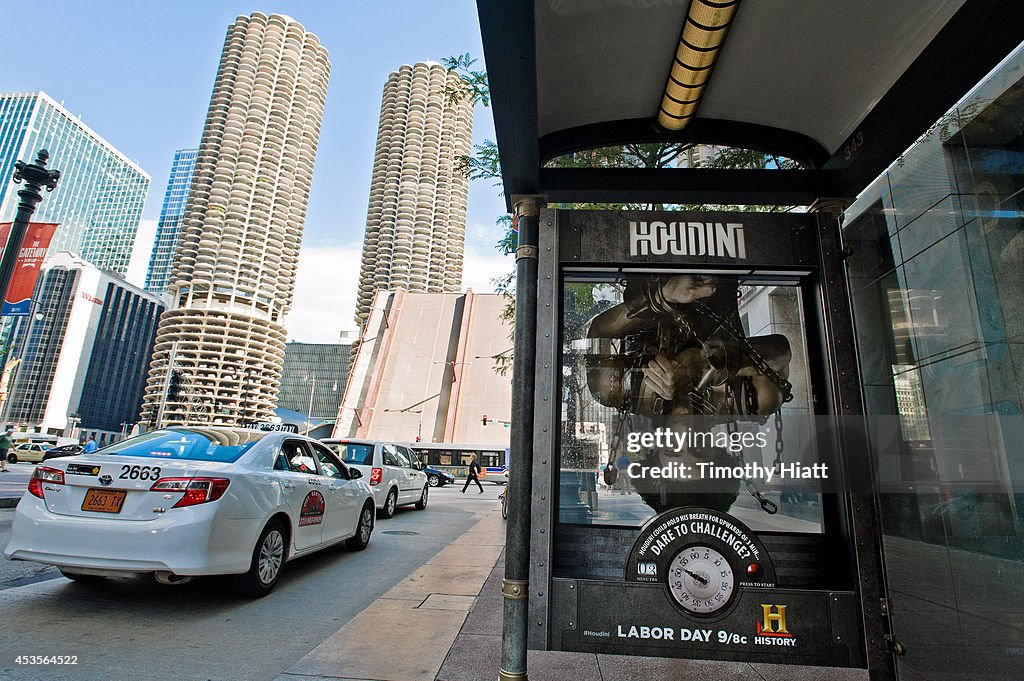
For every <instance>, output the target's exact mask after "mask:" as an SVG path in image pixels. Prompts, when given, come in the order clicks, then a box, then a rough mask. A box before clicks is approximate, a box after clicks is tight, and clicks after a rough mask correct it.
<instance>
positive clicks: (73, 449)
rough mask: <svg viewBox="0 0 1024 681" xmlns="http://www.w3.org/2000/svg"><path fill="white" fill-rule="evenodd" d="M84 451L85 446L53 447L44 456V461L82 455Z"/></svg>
mask: <svg viewBox="0 0 1024 681" xmlns="http://www.w3.org/2000/svg"><path fill="white" fill-rule="evenodd" d="M83 449H85V447H84V446H83V445H61V446H60V447H53V448H52V449H49V450H47V452H46V453H45V454H43V461H49V460H50V459H56V458H58V457H61V456H75V455H76V454H81V453H82V450H83Z"/></svg>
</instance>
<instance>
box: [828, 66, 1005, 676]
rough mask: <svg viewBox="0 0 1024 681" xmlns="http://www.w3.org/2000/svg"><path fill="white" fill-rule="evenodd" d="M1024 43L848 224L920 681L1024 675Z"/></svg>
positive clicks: (886, 515) (887, 543)
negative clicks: (962, 673) (970, 673)
mask: <svg viewBox="0 0 1024 681" xmlns="http://www.w3.org/2000/svg"><path fill="white" fill-rule="evenodd" d="M1022 119H1024V50H1022V49H1020V48H1018V50H1017V51H1016V52H1015V53H1013V54H1012V55H1011V56H1010V57H1008V58H1007V59H1006V60H1005V61H1004V62H1003V64H1002V65H1001V66H1000V67H999V68H997V69H996V70H995V71H994V72H993V74H991V75H990V76H989V77H988V78H987V79H986V80H985V81H984V82H983V83H982V84H980V85H979V86H978V87H976V88H975V90H974V91H973V92H971V93H970V94H969V95H968V96H967V97H965V98H964V99H963V100H962V101H961V103H960V104H959V105H958V106H956V107H955V108H954V109H953V110H951V111H950V112H949V113H948V114H947V115H946V116H944V117H943V118H942V119H941V120H940V121H938V122H937V123H936V124H935V125H933V126H932V127H931V128H930V129H929V130H928V132H927V133H926V134H925V135H924V136H923V137H922V138H921V139H920V140H919V142H918V143H917V144H916V145H915V146H913V147H912V148H911V149H910V150H908V151H907V152H906V153H905V154H904V155H903V156H902V157H901V158H899V159H898V160H897V161H896V163H894V164H893V165H892V166H891V167H890V169H889V170H888V171H887V172H886V173H885V174H884V175H882V176H881V177H880V178H878V180H877V181H876V182H875V183H874V184H873V185H872V186H871V187H870V188H869V189H868V190H866V191H865V192H864V193H863V194H862V195H861V196H860V197H859V198H858V200H857V201H856V203H855V204H854V205H853V206H852V207H851V208H850V209H849V210H848V211H847V212H846V214H845V216H844V223H843V224H844V228H843V235H844V241H845V244H846V245H847V246H849V247H850V248H851V249H852V255H851V257H850V258H849V259H848V261H847V263H848V268H849V274H850V290H851V296H852V303H853V310H854V321H855V329H856V334H857V337H858V343H859V354H860V365H861V375H862V382H863V392H864V397H865V410H866V413H867V414H868V417H869V418H868V422H869V426H870V429H871V430H870V434H871V439H872V445H873V451H874V457H875V462H874V463H875V470H876V474H877V477H878V486H879V487H878V491H879V492H880V495H879V498H880V502H881V519H882V526H883V527H882V529H883V533H884V552H885V563H886V573H887V579H888V586H889V590H890V595H891V601H892V611H893V612H892V617H893V629H894V631H895V634H896V636H897V637H898V639H899V640H900V642H901V643H903V644H904V646H906V650H907V653H906V655H905V656H903V657H900V658H898V665H899V667H900V670H901V674H902V673H907V676H908V678H913V679H918V678H923V679H934V678H945V676H944V675H945V673H946V670H949V669H963V670H966V669H970V670H974V671H976V672H977V675H976V676H975V677H974V678H1019V676H1020V673H1021V657H1020V653H1021V650H1024V629H1022V625H1021V623H1022V622H1024V605H1022V604H1024V427H1022V426H1024V424H1022V418H1021V411H1022V407H1024V306H1022V305H1021V301H1022V300H1024V200H1022V196H1024V193H1022V190H1024V128H1022V126H1021V120H1022Z"/></svg>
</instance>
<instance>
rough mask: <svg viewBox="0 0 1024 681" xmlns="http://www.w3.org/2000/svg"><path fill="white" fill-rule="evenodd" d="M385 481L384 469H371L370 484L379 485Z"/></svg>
mask: <svg viewBox="0 0 1024 681" xmlns="http://www.w3.org/2000/svg"><path fill="white" fill-rule="evenodd" d="M383 479H384V469H383V468H371V469H370V484H371V485H379V484H380V481H381V480H383Z"/></svg>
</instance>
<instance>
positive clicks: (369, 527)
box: [345, 503, 373, 551]
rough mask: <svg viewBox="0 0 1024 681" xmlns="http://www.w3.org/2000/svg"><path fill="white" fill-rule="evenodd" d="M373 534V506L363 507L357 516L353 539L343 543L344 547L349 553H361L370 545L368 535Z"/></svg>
mask: <svg viewBox="0 0 1024 681" xmlns="http://www.w3.org/2000/svg"><path fill="white" fill-rule="evenodd" d="M372 533H373V504H370V503H368V504H366V505H365V506H363V511H362V513H360V514H359V527H357V528H356V534H355V536H354V537H352V538H350V539H348V540H346V541H345V546H347V547H348V548H349V550H351V551H362V550H363V549H365V548H366V545H367V544H369V543H370V534H372Z"/></svg>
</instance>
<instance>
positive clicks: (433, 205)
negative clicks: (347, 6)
mask: <svg viewBox="0 0 1024 681" xmlns="http://www.w3.org/2000/svg"><path fill="white" fill-rule="evenodd" d="M472 136H473V102H472V97H470V96H469V94H468V93H467V92H466V88H465V82H464V81H463V80H462V79H461V78H460V77H459V76H458V75H457V74H455V73H454V72H449V71H448V70H447V69H445V68H444V67H443V66H442V65H441V64H438V63H436V62H428V63H419V64H414V65H413V66H408V65H406V66H402V67H401V68H399V69H398V70H397V71H394V72H392V73H391V75H390V76H389V77H388V80H387V83H386V84H385V85H384V97H383V100H382V102H381V107H380V125H379V127H378V129H377V148H376V151H375V152H374V159H373V176H372V179H371V181H370V204H369V208H368V210H367V213H366V237H365V239H364V240H363V259H362V265H361V267H360V270H359V294H358V300H357V303H356V321H357V322H358V324H359V325H360V326H362V325H363V324H364V323H365V322H366V318H367V316H368V315H369V312H370V305H371V304H372V302H373V296H374V294H375V293H376V291H378V290H380V289H384V290H390V289H396V288H402V289H405V290H407V291H422V292H427V293H459V291H460V290H461V286H462V256H463V251H464V248H465V240H466V202H467V197H468V193H469V178H468V177H467V175H466V173H465V172H463V171H460V170H459V168H458V163H459V159H460V158H461V157H464V156H468V155H469V153H470V145H471V142H472Z"/></svg>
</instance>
